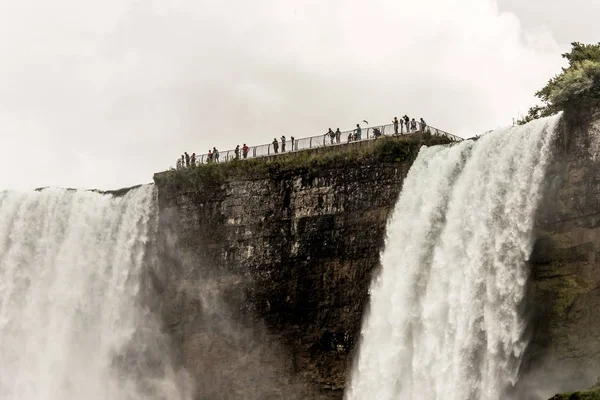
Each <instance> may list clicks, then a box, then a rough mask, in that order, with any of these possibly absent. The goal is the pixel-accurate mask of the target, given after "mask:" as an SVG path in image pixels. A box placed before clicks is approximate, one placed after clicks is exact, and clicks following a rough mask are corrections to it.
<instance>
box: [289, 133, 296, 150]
mask: <svg viewBox="0 0 600 400" xmlns="http://www.w3.org/2000/svg"><path fill="white" fill-rule="evenodd" d="M290 140H291V141H292V151H294V150H296V148H295V147H294V137H293V136H292V137H290Z"/></svg>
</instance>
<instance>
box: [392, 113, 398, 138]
mask: <svg viewBox="0 0 600 400" xmlns="http://www.w3.org/2000/svg"><path fill="white" fill-rule="evenodd" d="M392 122H393V123H394V134H395V135H397V134H398V117H394V120H393V121H392Z"/></svg>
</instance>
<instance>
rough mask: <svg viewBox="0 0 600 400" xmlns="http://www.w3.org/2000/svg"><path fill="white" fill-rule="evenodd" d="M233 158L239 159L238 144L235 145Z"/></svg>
mask: <svg viewBox="0 0 600 400" xmlns="http://www.w3.org/2000/svg"><path fill="white" fill-rule="evenodd" d="M234 151H235V159H236V160H239V159H240V145H239V144H238V145H237V146H235V150H234Z"/></svg>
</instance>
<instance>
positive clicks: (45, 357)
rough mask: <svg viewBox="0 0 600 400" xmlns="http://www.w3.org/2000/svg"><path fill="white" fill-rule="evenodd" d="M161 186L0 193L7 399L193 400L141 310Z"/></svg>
mask: <svg viewBox="0 0 600 400" xmlns="http://www.w3.org/2000/svg"><path fill="white" fill-rule="evenodd" d="M156 218H157V216H156V200H155V193H154V187H153V186H143V187H141V188H139V189H136V190H132V191H130V192H129V193H127V194H126V195H125V196H123V197H119V198H115V197H113V196H108V195H101V194H97V193H92V192H79V191H67V190H53V189H46V190H43V191H42V192H39V193H38V192H34V193H26V194H24V193H13V192H2V193H0V399H3V400H17V399H18V400H34V399H35V400H42V399H44V400H76V399H77V400H81V399H86V400H101V399H102V400H106V399H111V400H137V399H182V400H183V399H188V398H190V391H189V389H188V388H187V386H186V379H185V376H183V375H180V374H177V373H176V372H175V371H173V368H172V367H171V364H170V362H169V355H168V351H167V346H166V344H165V343H166V342H165V341H164V340H163V337H162V335H161V333H160V330H159V328H158V323H157V319H156V318H155V317H154V316H153V315H152V313H151V312H150V311H149V310H148V309H147V308H146V307H144V306H143V301H142V298H143V295H144V292H145V287H144V285H143V281H144V280H143V270H144V269H143V267H144V265H148V263H151V262H152V260H151V258H152V254H150V253H148V248H149V247H151V246H148V242H149V241H151V240H152V238H153V237H154V234H155V230H156Z"/></svg>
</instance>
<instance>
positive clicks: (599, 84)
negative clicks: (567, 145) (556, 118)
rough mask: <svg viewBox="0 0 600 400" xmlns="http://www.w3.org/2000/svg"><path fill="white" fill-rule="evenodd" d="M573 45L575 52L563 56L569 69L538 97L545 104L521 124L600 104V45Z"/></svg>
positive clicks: (521, 120)
mask: <svg viewBox="0 0 600 400" xmlns="http://www.w3.org/2000/svg"><path fill="white" fill-rule="evenodd" d="M571 45H572V46H573V48H572V49H571V52H569V53H565V54H562V57H563V58H565V59H566V60H568V61H569V66H568V67H566V68H563V69H562V72H561V73H560V74H558V75H556V76H555V77H554V78H552V79H550V81H548V84H547V85H546V86H545V87H543V88H542V89H541V90H540V91H538V92H537V93H536V94H535V95H536V96H537V97H538V98H539V99H540V100H541V101H542V103H543V105H538V106H534V107H531V108H530V109H529V111H528V113H527V115H526V116H525V117H523V118H522V119H520V120H519V121H518V124H519V125H522V124H526V123H527V122H530V121H532V120H534V119H537V118H542V117H547V116H550V115H553V114H556V113H558V112H559V111H567V112H569V111H571V110H574V109H577V108H581V107H589V106H592V105H595V104H600V43H598V44H582V43H579V42H574V43H571Z"/></svg>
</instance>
